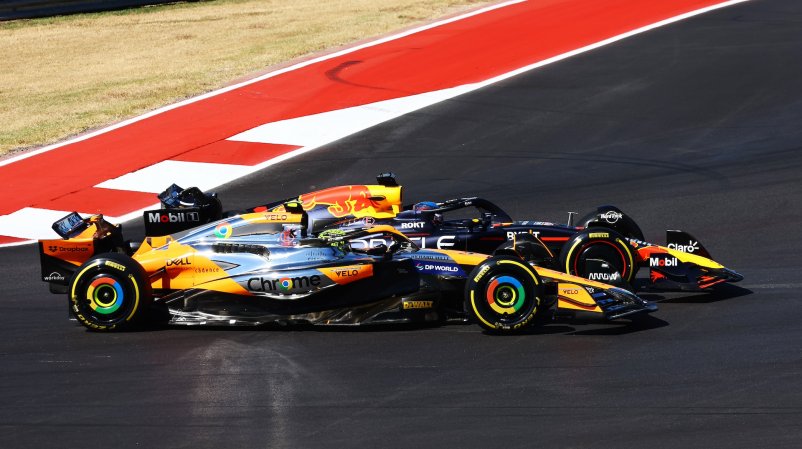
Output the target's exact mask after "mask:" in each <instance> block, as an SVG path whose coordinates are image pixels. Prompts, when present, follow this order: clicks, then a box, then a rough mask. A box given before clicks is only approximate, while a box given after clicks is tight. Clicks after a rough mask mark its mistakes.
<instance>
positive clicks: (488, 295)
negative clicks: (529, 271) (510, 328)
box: [485, 276, 526, 315]
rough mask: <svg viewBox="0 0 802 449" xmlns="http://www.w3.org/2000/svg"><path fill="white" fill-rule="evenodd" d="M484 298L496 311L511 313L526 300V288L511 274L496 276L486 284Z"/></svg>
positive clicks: (519, 308)
mask: <svg viewBox="0 0 802 449" xmlns="http://www.w3.org/2000/svg"><path fill="white" fill-rule="evenodd" d="M485 299H486V300H487V303H488V304H489V305H490V308H491V309H493V310H494V311H495V312H496V313H498V314H501V315H511V314H514V313H517V312H518V311H519V310H521V307H523V305H524V303H525V302H526V289H524V286H523V284H521V281H519V280H518V279H515V278H514V277H512V276H498V277H495V278H493V279H491V280H490V282H489V283H488V284H487V287H486V288H485Z"/></svg>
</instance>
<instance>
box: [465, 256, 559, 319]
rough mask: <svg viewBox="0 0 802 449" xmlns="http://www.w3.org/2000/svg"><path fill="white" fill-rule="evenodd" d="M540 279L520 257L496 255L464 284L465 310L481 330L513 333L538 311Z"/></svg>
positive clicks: (540, 295)
mask: <svg viewBox="0 0 802 449" xmlns="http://www.w3.org/2000/svg"><path fill="white" fill-rule="evenodd" d="M542 285H543V283H542V281H541V280H540V277H539V276H538V275H537V273H536V272H535V271H534V269H532V268H531V267H530V266H529V265H528V264H527V263H526V262H524V261H522V260H521V259H518V258H514V257H508V256H496V257H491V258H489V259H487V260H486V261H484V262H482V263H481V264H479V265H478V266H477V267H476V268H474V269H473V271H472V272H471V274H470V276H468V281H467V283H466V284H465V310H466V311H467V312H468V314H469V315H470V316H471V317H472V318H473V319H474V320H475V321H476V322H477V323H478V324H479V325H480V326H481V327H483V328H484V329H486V330H487V331H489V332H493V333H498V334H513V333H517V332H520V331H522V330H523V329H525V328H526V327H528V326H529V325H530V324H531V323H532V321H533V319H534V318H535V316H536V315H537V314H538V313H539V312H540V311H541V308H542V307H543V306H542V304H544V302H543V301H542V299H541V298H542Z"/></svg>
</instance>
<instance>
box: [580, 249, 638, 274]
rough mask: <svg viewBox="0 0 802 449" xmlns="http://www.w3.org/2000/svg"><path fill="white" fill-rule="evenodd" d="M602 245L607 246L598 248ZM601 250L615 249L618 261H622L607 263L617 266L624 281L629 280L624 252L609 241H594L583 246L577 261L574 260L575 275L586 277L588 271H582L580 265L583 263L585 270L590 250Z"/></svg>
mask: <svg viewBox="0 0 802 449" xmlns="http://www.w3.org/2000/svg"><path fill="white" fill-rule="evenodd" d="M600 244H602V245H605V246H602V247H599V246H597V245H600ZM599 248H606V249H607V248H612V249H613V251H614V253H615V254H616V256H618V257H617V258H616V259H618V258H620V260H621V261H620V262H618V260H615V261H613V260H607V261H608V262H610V263H612V264H613V265H614V266H615V268H616V269H617V270H618V271H619V274H621V277H623V278H624V279H627V276H628V275H629V270H627V260H626V257H625V256H624V254H623V252H622V251H621V249H620V248H619V247H618V246H616V245H615V244H614V243H613V242H608V241H605V240H593V241H590V242H588V243H586V244H585V245H583V246H582V248H580V249H579V251H577V257H576V260H574V271H573V272H574V274H577V275H580V276H584V275H586V274H587V270H586V269H582V270H580V269H579V264H580V262H581V263H582V265H583V268H584V263H585V260H586V259H588V255H587V253H588V251H589V250H594V249H599ZM608 251H609V249H608ZM591 258H592V257H591Z"/></svg>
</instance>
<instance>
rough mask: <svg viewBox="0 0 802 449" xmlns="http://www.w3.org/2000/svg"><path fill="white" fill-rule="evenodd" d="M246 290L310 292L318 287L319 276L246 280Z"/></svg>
mask: <svg viewBox="0 0 802 449" xmlns="http://www.w3.org/2000/svg"><path fill="white" fill-rule="evenodd" d="M247 285H248V290H250V291H252V292H288V291H291V290H311V289H312V288H313V287H317V286H319V285H320V276H318V275H313V276H297V277H292V278H291V277H285V278H280V279H267V278H262V277H257V278H250V279H248V284H247Z"/></svg>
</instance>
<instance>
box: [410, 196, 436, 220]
mask: <svg viewBox="0 0 802 449" xmlns="http://www.w3.org/2000/svg"><path fill="white" fill-rule="evenodd" d="M439 207H440V206H438V205H437V203H435V202H434V201H421V202H420V203H415V205H414V206H412V210H414V211H415V212H420V211H423V210H434V209H437V208H439ZM442 222H443V214H432V223H434V224H436V225H438V224H440V223H442Z"/></svg>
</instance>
